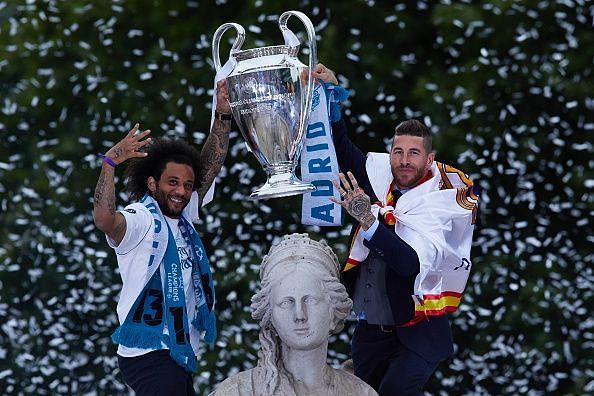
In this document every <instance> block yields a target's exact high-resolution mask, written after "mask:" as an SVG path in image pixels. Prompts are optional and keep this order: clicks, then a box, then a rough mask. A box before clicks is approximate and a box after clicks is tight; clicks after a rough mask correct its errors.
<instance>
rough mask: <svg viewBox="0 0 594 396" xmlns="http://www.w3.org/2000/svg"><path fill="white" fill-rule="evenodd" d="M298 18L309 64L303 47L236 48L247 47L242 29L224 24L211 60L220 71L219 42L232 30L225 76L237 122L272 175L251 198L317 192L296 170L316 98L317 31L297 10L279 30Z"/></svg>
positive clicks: (284, 16) (285, 16) (281, 20)
mask: <svg viewBox="0 0 594 396" xmlns="http://www.w3.org/2000/svg"><path fill="white" fill-rule="evenodd" d="M292 15H295V16H297V17H298V18H299V19H301V21H302V22H303V23H304V25H305V27H306V30H307V33H308V39H309V50H310V53H309V65H308V66H306V65H304V64H303V63H301V62H300V61H299V59H298V58H297V55H298V52H299V46H298V45H296V46H290V45H279V46H271V47H261V48H253V49H247V50H238V49H239V48H240V47H241V44H242V43H243V37H244V30H243V28H242V27H241V25H237V24H235V23H226V24H224V25H221V27H219V28H218V29H217V31H216V32H215V35H214V37H213V60H214V63H215V67H216V69H217V72H218V71H219V70H220V69H221V64H220V60H219V55H218V53H219V42H220V39H221V37H222V35H223V34H224V32H225V31H226V30H228V29H230V28H235V29H236V30H237V33H238V36H237V39H236V41H235V43H234V45H233V47H232V50H231V57H233V59H232V61H234V63H235V65H234V68H233V70H232V71H231V73H230V74H229V75H228V76H227V87H228V90H229V102H230V105H231V112H232V113H233V118H234V119H235V122H236V123H237V125H238V127H239V130H240V132H241V134H242V136H243V138H244V139H245V141H246V144H247V146H248V149H249V151H251V152H252V154H253V155H254V156H255V157H256V159H257V160H258V162H259V163H260V164H261V165H262V167H263V168H264V170H265V171H266V174H267V176H268V178H267V181H266V183H265V184H264V185H263V186H261V187H260V188H258V189H257V190H256V191H254V192H253V193H252V194H251V195H250V197H249V198H250V199H252V200H257V199H265V198H277V197H286V196H290V195H296V194H303V193H306V192H311V191H314V190H315V187H314V186H313V185H312V184H309V183H304V182H302V181H301V180H299V179H298V178H297V176H295V168H296V166H297V161H298V159H299V155H300V154H301V150H302V148H303V142H304V140H305V132H306V130H307V125H308V120H309V113H310V111H311V103H312V95H313V84H314V81H313V77H312V76H311V73H310V70H313V67H314V66H315V64H316V62H317V60H316V46H315V31H314V28H313V25H312V24H311V21H310V20H309V18H307V16H305V14H303V13H301V12H298V11H287V12H285V13H283V14H282V15H281V17H280V18H279V26H280V29H281V31H283V32H284V31H286V30H288V28H287V20H288V19H289V17H290V16H292Z"/></svg>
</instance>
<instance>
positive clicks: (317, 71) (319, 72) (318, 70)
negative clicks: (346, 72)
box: [313, 63, 338, 85]
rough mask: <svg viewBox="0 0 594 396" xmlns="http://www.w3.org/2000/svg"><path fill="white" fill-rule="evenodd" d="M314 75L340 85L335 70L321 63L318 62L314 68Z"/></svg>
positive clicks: (326, 81)
mask: <svg viewBox="0 0 594 396" xmlns="http://www.w3.org/2000/svg"><path fill="white" fill-rule="evenodd" d="M313 76H314V77H315V78H317V79H320V80H322V81H324V82H325V83H330V84H334V85H338V80H337V79H336V75H334V72H333V71H332V70H330V69H328V68H327V67H326V66H324V65H323V64H321V63H318V64H317V65H316V67H315V68H314V71H313Z"/></svg>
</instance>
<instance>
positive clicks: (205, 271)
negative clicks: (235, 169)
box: [93, 82, 231, 395]
mask: <svg viewBox="0 0 594 396" xmlns="http://www.w3.org/2000/svg"><path fill="white" fill-rule="evenodd" d="M216 99H217V100H216V110H215V117H214V122H213V124H212V127H211V131H210V134H209V136H208V138H207V140H206V142H205V143H204V146H203V147H202V151H201V153H198V151H197V150H196V149H195V148H193V147H192V146H190V145H189V144H188V143H186V142H185V141H182V140H179V139H168V138H158V139H151V138H150V137H148V135H149V134H150V130H145V131H143V132H139V125H138V124H136V125H135V126H134V128H132V130H130V132H128V134H127V135H126V137H125V138H124V139H122V140H121V141H120V142H119V143H117V144H116V145H115V146H114V147H112V148H111V149H110V150H109V151H108V152H107V153H106V154H105V155H101V157H102V158H103V164H102V167H101V174H100V176H99V181H98V182H97V187H96V189H95V197H94V208H93V217H94V220H95V225H96V226H97V228H99V229H100V230H101V231H103V232H104V233H105V234H106V236H107V241H108V243H109V245H110V246H111V247H112V248H113V249H114V250H115V252H116V254H117V260H118V267H119V271H120V274H121V277H122V291H121V295H120V299H119V302H118V306H117V313H118V319H119V322H120V326H119V327H118V328H117V330H116V331H115V332H114V334H113V335H112V339H113V340H114V342H115V343H117V344H119V347H118V351H117V354H118V364H119V367H120V370H121V372H122V375H123V377H124V380H125V382H126V383H127V384H128V385H129V386H130V387H131V388H132V389H133V390H134V391H135V392H136V394H138V395H148V394H151V395H153V394H156V395H194V394H195V393H194V388H193V384H192V372H194V371H195V370H196V368H197V356H198V354H199V337H200V333H201V332H204V334H205V335H204V338H205V341H206V342H209V343H211V342H213V341H214V340H215V338H216V324H215V316H214V311H213V308H214V288H213V280H212V273H211V271H210V267H209V264H208V258H207V254H206V252H205V250H204V247H203V245H202V242H201V241H200V237H199V236H198V234H197V232H196V230H195V229H194V226H193V225H192V223H191V222H192V221H193V220H196V219H197V211H198V207H199V206H200V205H204V204H206V203H208V201H210V200H211V199H212V189H210V187H211V185H212V184H213V182H214V179H215V176H216V175H217V174H218V172H219V170H220V169H221V166H222V165H223V161H224V159H225V156H226V154H227V148H228V145H229V130H230V127H231V114H230V113H231V108H230V106H229V100H228V92H227V86H226V84H225V83H224V82H219V83H218V84H217V89H216ZM127 160H130V161H129V163H128V166H127V168H126V171H125V176H126V179H125V180H126V189H127V190H128V191H129V193H130V198H131V199H133V200H135V201H138V202H135V203H133V204H131V205H128V206H127V207H126V208H125V209H124V210H121V211H116V209H115V207H116V204H115V183H114V175H115V168H116V166H119V165H120V164H122V163H123V162H125V161H127ZM209 190H210V194H209Z"/></svg>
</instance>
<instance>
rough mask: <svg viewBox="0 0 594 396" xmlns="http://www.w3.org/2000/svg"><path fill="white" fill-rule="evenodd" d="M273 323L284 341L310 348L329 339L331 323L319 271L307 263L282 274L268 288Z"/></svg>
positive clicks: (298, 346)
mask: <svg viewBox="0 0 594 396" xmlns="http://www.w3.org/2000/svg"><path fill="white" fill-rule="evenodd" d="M270 304H271V306H272V324H273V325H274V328H275V329H276V332H277V333H278V335H279V337H280V339H281V341H282V342H283V344H286V345H287V346H288V347H290V348H293V349H298V350H312V349H315V348H318V347H319V346H321V345H323V344H324V343H325V342H328V335H329V334H330V329H331V326H332V315H331V314H330V312H331V307H330V304H329V303H328V302H327V301H326V298H325V296H324V290H323V288H322V282H321V281H320V279H319V273H318V272H317V271H312V270H311V267H309V266H308V265H303V266H301V267H297V268H296V269H295V270H294V271H291V272H289V273H286V274H284V276H283V277H282V278H281V279H280V281H278V282H276V283H275V284H274V286H272V289H271V295H270Z"/></svg>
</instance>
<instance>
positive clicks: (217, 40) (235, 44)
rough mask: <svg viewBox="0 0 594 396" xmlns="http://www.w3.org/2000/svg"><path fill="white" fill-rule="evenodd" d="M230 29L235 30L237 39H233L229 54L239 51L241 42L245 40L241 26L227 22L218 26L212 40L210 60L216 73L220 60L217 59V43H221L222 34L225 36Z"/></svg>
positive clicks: (219, 67) (219, 66)
mask: <svg viewBox="0 0 594 396" xmlns="http://www.w3.org/2000/svg"><path fill="white" fill-rule="evenodd" d="M231 28H235V30H236V31H237V37H235V41H234V42H233V46H232V47H231V51H230V52H229V54H231V53H232V52H233V51H235V50H239V49H240V48H241V46H242V45H243V41H244V40H245V29H244V28H243V26H241V25H239V24H237V23H233V22H227V23H224V24H222V25H221V26H219V28H218V29H217V30H216V32H215V34H214V36H213V38H212V60H213V62H214V66H215V70H216V71H217V72H218V71H219V70H221V58H220V57H219V43H220V42H221V38H222V37H223V34H225V32H226V31H227V30H229V29H231ZM229 56H231V55H229Z"/></svg>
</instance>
